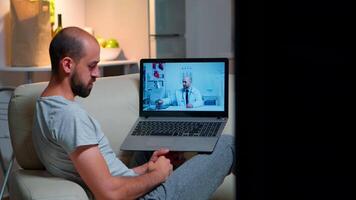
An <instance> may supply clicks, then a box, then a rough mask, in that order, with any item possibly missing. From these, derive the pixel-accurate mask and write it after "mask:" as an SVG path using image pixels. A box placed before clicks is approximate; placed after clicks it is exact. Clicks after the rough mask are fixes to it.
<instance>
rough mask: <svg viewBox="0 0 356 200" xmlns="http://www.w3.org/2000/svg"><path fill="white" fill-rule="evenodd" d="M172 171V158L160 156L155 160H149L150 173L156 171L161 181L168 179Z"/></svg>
mask: <svg viewBox="0 0 356 200" xmlns="http://www.w3.org/2000/svg"><path fill="white" fill-rule="evenodd" d="M172 171H173V166H172V165H171V162H170V160H169V159H167V158H166V157H164V156H160V157H158V159H157V160H156V161H155V162H153V161H149V162H148V173H154V174H155V176H156V177H157V178H158V180H160V181H161V182H164V181H165V180H167V178H168V176H169V175H170V174H171V173H172Z"/></svg>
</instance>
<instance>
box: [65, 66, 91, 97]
mask: <svg viewBox="0 0 356 200" xmlns="http://www.w3.org/2000/svg"><path fill="white" fill-rule="evenodd" d="M70 87H71V89H72V92H73V94H74V95H78V96H80V97H83V98H85V97H87V96H89V94H90V92H91V89H92V88H91V87H88V86H85V85H84V83H83V82H81V81H80V80H79V78H78V76H77V73H76V72H74V74H73V76H72V77H71V79H70Z"/></svg>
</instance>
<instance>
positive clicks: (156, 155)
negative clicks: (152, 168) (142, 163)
mask: <svg viewBox="0 0 356 200" xmlns="http://www.w3.org/2000/svg"><path fill="white" fill-rule="evenodd" d="M167 153H169V149H165V148H161V149H158V150H157V151H155V152H153V154H152V156H151V158H150V161H152V162H156V161H157V160H158V158H159V157H160V156H163V155H166V154H167Z"/></svg>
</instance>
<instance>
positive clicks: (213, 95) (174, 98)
mask: <svg viewBox="0 0 356 200" xmlns="http://www.w3.org/2000/svg"><path fill="white" fill-rule="evenodd" d="M142 67H143V77H142V80H143V86H142V87H143V110H144V111H210V112H211V111H224V102H225V101H224V97H225V94H224V81H225V80H224V73H225V71H224V70H225V69H224V62H178V63H144V64H143V66H142ZM187 77H188V79H190V80H191V83H190V86H191V88H194V90H193V89H191V90H190V96H189V98H188V99H189V101H190V102H189V103H192V104H194V103H195V104H194V105H195V106H194V107H191V108H188V107H187V106H186V102H185V97H186V96H185V95H186V94H185V92H184V91H185V89H184V88H183V78H187ZM160 99H163V100H164V103H163V104H157V102H158V100H160ZM194 100H195V101H197V102H194Z"/></svg>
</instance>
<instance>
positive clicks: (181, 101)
mask: <svg viewBox="0 0 356 200" xmlns="http://www.w3.org/2000/svg"><path fill="white" fill-rule="evenodd" d="M228 69H229V66H228V59H226V58H179V59H178V58H165V59H141V60H140V93H139V118H138V119H137V121H136V122H135V124H134V125H133V127H132V129H131V130H130V132H129V134H128V135H127V136H126V138H125V140H124V142H123V143H122V145H121V147H120V149H121V150H125V151H155V150H157V149H159V148H168V149H170V150H171V151H194V152H212V151H213V150H214V147H215V145H216V143H217V141H218V139H219V137H220V136H221V133H222V131H223V129H224V127H225V125H226V123H227V120H228V96H229V94H228V91H229V89H228V82H229V81H228V77H229V76H228V74H229V73H228Z"/></svg>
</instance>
